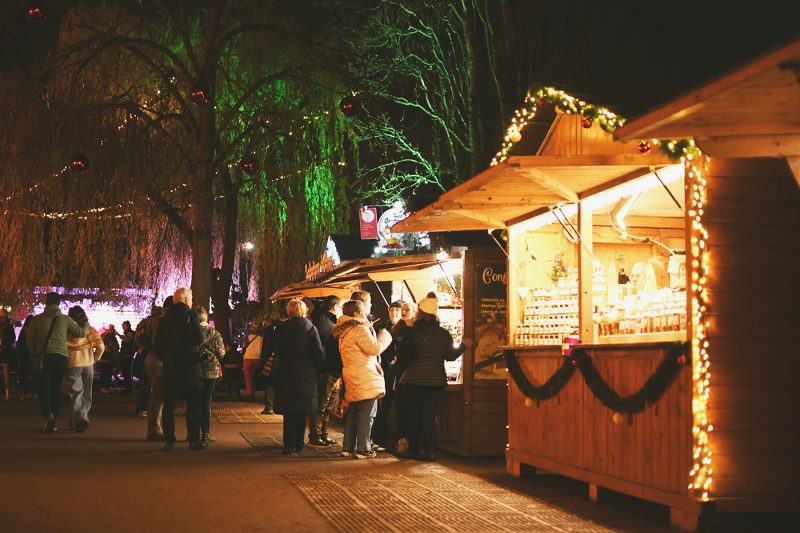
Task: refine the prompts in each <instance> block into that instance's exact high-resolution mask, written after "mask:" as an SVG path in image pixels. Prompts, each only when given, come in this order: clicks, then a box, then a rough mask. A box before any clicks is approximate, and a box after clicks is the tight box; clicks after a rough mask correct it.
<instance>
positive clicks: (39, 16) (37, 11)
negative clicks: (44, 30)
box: [25, 2, 47, 22]
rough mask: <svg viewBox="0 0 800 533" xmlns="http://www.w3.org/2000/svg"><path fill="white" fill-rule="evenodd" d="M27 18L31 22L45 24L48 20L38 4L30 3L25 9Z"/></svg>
mask: <svg viewBox="0 0 800 533" xmlns="http://www.w3.org/2000/svg"><path fill="white" fill-rule="evenodd" d="M25 16H27V17H28V20H30V21H31V22H44V21H45V19H46V18H47V13H45V11H44V8H43V7H42V6H41V4H39V3H38V2H29V3H28V5H27V6H26V7H25Z"/></svg>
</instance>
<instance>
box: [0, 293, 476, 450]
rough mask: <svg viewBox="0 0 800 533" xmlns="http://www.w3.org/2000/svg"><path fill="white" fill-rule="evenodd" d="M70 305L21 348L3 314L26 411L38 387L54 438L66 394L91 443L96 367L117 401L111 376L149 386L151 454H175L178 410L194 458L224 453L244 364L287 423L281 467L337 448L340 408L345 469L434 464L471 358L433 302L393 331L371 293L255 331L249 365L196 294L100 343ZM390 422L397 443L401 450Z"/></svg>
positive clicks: (399, 314)
mask: <svg viewBox="0 0 800 533" xmlns="http://www.w3.org/2000/svg"><path fill="white" fill-rule="evenodd" d="M60 304H61V297H60V295H59V294H57V293H49V294H47V296H46V298H45V309H44V311H43V312H42V313H40V314H38V315H36V316H28V317H27V319H26V320H25V323H24V325H23V328H22V330H21V332H20V335H19V339H15V335H14V330H13V327H12V324H11V321H10V320H9V316H8V313H7V312H6V311H5V310H2V309H0V362H2V361H4V360H6V359H8V358H10V357H11V352H10V350H11V349H12V347H13V346H14V345H16V350H15V352H14V353H15V354H16V356H17V357H18V359H19V374H20V385H21V386H22V389H23V392H22V394H23V397H28V395H29V394H30V390H32V389H33V388H34V387H33V386H32V385H31V377H30V376H35V380H34V381H35V390H36V393H37V398H38V402H39V408H40V410H41V414H42V417H43V418H44V428H43V431H44V432H45V433H53V432H55V431H58V416H59V410H60V404H61V401H60V400H61V391H62V382H63V384H64V388H65V390H66V392H67V395H68V397H69V405H70V407H69V412H70V414H69V418H68V420H69V422H68V424H69V428H70V429H71V430H74V431H76V432H79V433H81V432H85V431H86V430H88V429H89V427H90V419H89V412H90V410H91V406H92V390H93V388H94V387H93V380H94V366H95V365H96V364H97V365H98V366H99V367H100V368H99V370H100V383H99V385H100V387H99V390H100V391H104V390H106V391H107V390H108V389H109V387H110V384H111V381H112V377H111V375H110V374H112V373H114V374H116V372H113V371H112V368H117V369H119V370H122V372H121V373H122V379H121V381H120V383H121V384H122V385H123V387H122V388H123V390H125V391H128V392H132V391H133V388H134V387H133V384H134V379H133V378H134V377H135V378H136V379H137V380H138V382H139V390H138V394H137V398H136V414H137V415H139V416H144V417H146V418H147V430H146V440H148V441H154V442H163V448H164V450H167V451H169V450H173V449H174V447H175V442H176V440H177V439H176V435H175V433H176V430H175V410H176V406H177V404H178V403H179V402H182V403H183V404H184V405H185V409H186V430H187V440H188V442H189V449H190V450H204V449H206V448H207V447H208V444H209V443H210V442H214V437H213V435H212V434H211V403H212V399H213V395H214V391H215V389H216V385H217V381H218V380H219V379H220V378H221V377H222V376H223V370H225V371H226V372H227V371H228V367H234V368H235V367H236V366H237V365H236V364H235V363H234V364H230V359H229V356H230V354H231V353H236V354H240V357H241V367H240V368H241V372H242V377H243V381H244V385H245V395H246V398H247V399H250V400H253V399H255V394H256V382H257V381H258V376H259V375H260V374H261V372H262V370H263V369H264V366H265V363H266V362H267V361H269V363H268V364H267V365H266V366H267V369H268V370H269V375H268V376H265V381H266V386H265V390H264V411H262V413H264V414H270V413H273V412H274V413H278V414H280V415H283V453H284V454H286V455H296V454H298V453H299V452H300V451H302V450H303V448H304V447H305V446H310V447H315V448H327V447H330V446H334V445H338V444H339V443H338V442H336V441H335V440H334V439H333V438H332V433H331V432H330V431H329V424H330V420H331V416H332V415H333V414H334V412H335V410H336V409H337V408H339V409H341V410H342V411H343V413H344V426H345V428H344V439H343V442H342V443H341V445H342V452H341V455H342V456H346V457H354V458H357V459H366V458H370V457H375V456H376V455H377V453H379V452H381V451H385V450H386V449H387V448H390V447H391V445H394V446H393V447H394V451H395V452H396V454H397V455H398V456H399V457H404V458H414V459H419V460H427V461H433V460H435V459H436V455H435V452H436V445H437V442H436V436H437V427H436V413H437V412H438V408H439V404H440V402H441V399H442V396H443V393H444V390H445V387H446V385H447V377H446V374H445V368H444V362H445V361H447V360H450V361H452V360H455V359H456V358H457V357H458V356H459V355H461V353H463V351H464V350H465V349H466V346H465V345H464V344H461V345H458V346H456V345H455V344H454V343H453V339H452V337H451V336H450V333H449V332H448V331H447V330H446V329H444V328H443V327H441V326H440V325H439V319H438V301H437V299H436V297H435V295H434V294H433V293H430V294H428V296H427V297H426V298H424V299H422V300H420V301H419V303H418V306H417V305H415V304H414V303H411V302H404V301H402V300H398V301H395V302H392V304H391V305H390V306H389V309H388V317H387V318H384V319H375V318H374V317H373V316H372V315H371V310H372V309H371V308H372V302H371V297H370V294H369V293H368V292H366V291H355V292H353V293H352V295H351V297H350V300H347V301H343V300H342V299H340V298H339V297H337V296H328V297H326V298H324V299H322V300H318V301H316V302H314V304H313V309H312V310H311V311H309V307H308V305H307V304H306V302H304V301H303V300H300V299H292V300H289V301H288V302H287V304H286V308H285V313H283V314H282V316H281V318H280V319H278V320H275V321H271V320H267V319H265V320H264V321H262V322H254V323H253V324H252V325H251V328H250V330H249V331H248V332H247V333H246V335H245V338H244V339H243V343H242V348H241V351H239V350H236V349H235V348H234V347H233V346H231V345H226V344H225V343H224V342H223V339H222V336H221V335H220V333H219V332H218V331H216V330H215V329H214V327H213V326H212V325H211V324H209V315H208V311H207V310H206V309H205V308H203V307H202V306H195V307H193V305H192V304H193V302H192V292H191V290H189V289H187V288H180V289H178V290H176V291H175V293H174V294H173V295H172V296H171V297H169V298H167V299H166V300H165V301H164V305H163V306H162V307H158V306H154V307H153V308H152V310H151V313H150V315H149V316H148V317H147V318H145V319H144V320H142V321H141V322H140V323H139V324H138V326H137V327H136V330H135V331H134V330H133V329H132V328H131V324H130V323H129V322H127V321H126V322H123V324H122V333H117V332H116V330H115V329H114V328H113V326H109V327H108V328H106V330H105V332H104V333H103V335H101V334H100V333H99V332H98V331H97V330H96V329H95V328H94V327H92V326H91V325H90V324H89V319H88V317H87V315H86V313H85V311H84V310H83V309H82V308H81V307H79V306H73V307H71V308H70V309H69V311H68V313H67V314H66V315H65V314H63V313H62V312H61V309H60ZM118 338H119V339H120V340H121V342H118V340H117V339H118ZM111 361H114V363H113V365H112V364H111ZM104 362H106V364H103V363H104ZM393 412H394V414H395V418H396V420H397V424H396V426H397V431H396V440H392V441H391V442H390V431H389V427H390V424H389V420H390V417H391V414H392V413H393ZM306 436H307V438H306Z"/></svg>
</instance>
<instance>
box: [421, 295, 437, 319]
mask: <svg viewBox="0 0 800 533" xmlns="http://www.w3.org/2000/svg"><path fill="white" fill-rule="evenodd" d="M418 305H419V310H420V311H422V312H424V313H428V314H429V315H433V316H438V314H439V300H438V299H436V298H431V297H428V298H423V299H422V300H420V301H419V304H418Z"/></svg>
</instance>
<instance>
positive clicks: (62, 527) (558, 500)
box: [0, 394, 800, 533]
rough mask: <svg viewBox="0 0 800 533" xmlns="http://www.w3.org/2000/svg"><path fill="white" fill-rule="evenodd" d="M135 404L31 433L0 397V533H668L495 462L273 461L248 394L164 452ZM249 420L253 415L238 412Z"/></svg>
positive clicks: (649, 517) (576, 487)
mask: <svg viewBox="0 0 800 533" xmlns="http://www.w3.org/2000/svg"><path fill="white" fill-rule="evenodd" d="M134 402H135V398H134V396H133V395H122V394H115V395H108V396H103V395H97V396H96V398H95V405H94V407H93V409H92V413H91V421H92V425H91V428H90V429H89V431H87V432H86V433H83V434H77V433H74V432H70V431H64V430H62V431H59V432H58V433H56V434H52V435H44V434H42V433H41V426H42V421H41V419H40V417H39V415H38V409H37V406H36V404H35V402H33V401H19V400H10V401H2V400H0V487H2V491H3V492H2V493H3V495H4V497H3V498H0V531H2V532H3V533H13V532H17V531H19V532H26V533H27V532H36V531H46V530H52V531H59V532H72V531H75V532H87V531H89V532H92V531H101V530H107V529H113V530H114V531H115V532H126V531H131V532H133V531H136V532H139V531H143V530H153V531H165V532H167V531H192V532H202V531H212V530H216V531H291V532H292V533H295V532H306V531H308V532H313V533H327V532H335V531H344V530H345V529H346V530H347V531H348V532H354V533H355V532H362V531H363V532H366V531H378V530H380V533H384V532H388V531H399V530H402V531H404V532H415V531H426V532H427V531H459V532H469V531H632V532H637V533H638V532H648V531H652V532H654V533H658V532H665V531H669V529H668V527H667V526H666V524H667V520H668V518H667V517H668V512H667V511H666V510H665V509H664V508H661V507H658V506H654V505H652V504H647V503H643V502H640V501H638V500H633V499H631V498H624V497H619V496H615V497H612V498H608V501H607V502H604V503H602V504H601V505H593V504H591V503H589V502H588V501H587V499H586V487H585V486H584V485H582V484H580V483H577V482H575V481H572V480H569V479H566V478H563V477H559V476H552V475H539V476H536V477H535V478H532V479H517V478H514V477H512V476H510V475H508V474H507V473H505V470H504V463H503V460H502V458H492V459H463V458H458V457H454V456H448V455H447V454H441V455H440V459H439V462H438V463H419V462H416V461H400V460H397V459H395V458H393V457H391V456H385V458H382V459H370V460H363V461H356V460H340V461H332V460H325V459H326V458H325V457H324V455H321V456H314V454H313V453H309V454H308V455H305V456H301V457H298V458H293V459H292V460H291V461H282V460H279V459H278V456H277V455H275V454H276V453H277V450H279V447H278V444H279V443H280V434H281V424H279V423H276V422H278V421H279V420H277V419H279V418H280V417H277V416H274V415H272V416H270V415H266V416H264V415H260V410H261V405H260V404H257V403H235V402H221V403H219V404H217V407H219V408H220V409H221V411H220V414H222V415H237V416H239V417H240V419H242V420H243V421H242V422H237V421H235V420H233V419H234V417H233V416H231V417H229V423H219V421H218V420H217V419H216V417H215V419H214V420H212V433H213V434H214V436H215V437H216V442H214V443H212V444H211V446H210V447H209V449H208V450H207V451H203V452H193V451H189V450H188V446H187V444H186V442H185V441H180V439H183V438H184V437H185V429H184V419H183V418H179V419H178V420H177V436H178V439H179V442H178V445H177V446H176V449H175V451H173V452H164V451H162V450H161V445H160V444H158V443H152V442H146V441H145V440H144V435H145V425H146V424H145V419H142V418H137V417H135V416H133V408H134ZM222 409H224V411H222ZM65 411H66V406H64V410H62V413H61V417H60V419H59V425H60V426H61V427H62V428H63V427H65V426H66V412H65ZM243 415H244V418H242V416H243ZM251 416H259V417H262V416H263V417H264V419H263V420H261V421H259V422H258V425H254V424H252V423H246V422H244V420H249V419H250V417H251ZM266 419H269V422H267V421H266ZM273 420H275V422H273ZM338 429H339V430H341V428H340V427H339V428H338ZM243 435H249V436H250V439H249V440H248V439H245V438H243ZM252 444H256V446H253V445H252ZM328 459H330V457H328ZM798 524H800V520H798V519H797V517H796V516H795V515H792V516H789V517H784V518H783V519H781V518H780V517H779V518H777V519H774V518H771V517H770V518H763V517H755V518H753V517H746V518H745V519H742V518H741V517H734V518H731V519H728V518H727V517H726V519H716V520H715V521H713V522H712V526H713V527H712V528H711V529H710V530H714V531H726V532H727V531H732V532H733V531H735V532H737V533H739V532H748V533H750V532H759V533H760V532H762V531H780V532H784V531H785V532H789V531H800V527H798Z"/></svg>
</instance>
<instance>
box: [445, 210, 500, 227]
mask: <svg viewBox="0 0 800 533" xmlns="http://www.w3.org/2000/svg"><path fill="white" fill-rule="evenodd" d="M450 212H451V213H453V214H454V215H458V216H461V217H464V218H468V219H470V220H476V221H478V222H482V223H483V224H485V226H482V227H480V228H476V229H504V228H506V223H505V222H504V221H502V220H500V219H499V218H494V217H491V216H489V215H487V214H485V213H481V212H479V211H469V210H461V209H452V210H450Z"/></svg>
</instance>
